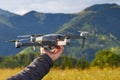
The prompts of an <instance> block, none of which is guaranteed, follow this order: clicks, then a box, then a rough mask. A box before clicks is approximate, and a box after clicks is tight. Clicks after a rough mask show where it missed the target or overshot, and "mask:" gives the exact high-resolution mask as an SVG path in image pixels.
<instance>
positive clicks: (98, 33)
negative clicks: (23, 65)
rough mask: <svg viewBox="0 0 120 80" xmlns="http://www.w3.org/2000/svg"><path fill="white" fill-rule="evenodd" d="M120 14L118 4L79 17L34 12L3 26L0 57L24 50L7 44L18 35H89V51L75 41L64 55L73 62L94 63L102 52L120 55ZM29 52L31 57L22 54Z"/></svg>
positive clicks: (97, 7)
mask: <svg viewBox="0 0 120 80" xmlns="http://www.w3.org/2000/svg"><path fill="white" fill-rule="evenodd" d="M119 14H120V6H119V5H117V4H96V5H93V6H90V7H88V8H86V9H85V10H83V11H81V12H79V13H75V14H63V13H57V14H51V13H40V12H37V11H30V12H28V13H26V14H24V15H23V16H20V15H14V16H11V17H8V18H4V19H5V20H6V21H5V23H0V25H1V26H0V34H2V35H0V42H1V43H0V44H1V47H0V49H1V50H0V51H1V52H0V55H2V56H8V55H12V54H17V53H18V52H19V51H21V50H22V49H23V48H21V49H15V48H14V44H10V43H5V41H6V40H10V39H16V36H18V35H25V34H36V33H37V34H38V33H42V34H46V33H55V32H57V33H62V34H79V33H78V32H77V31H78V30H81V31H88V32H89V35H88V38H87V40H86V44H85V47H84V48H83V49H81V48H80V45H81V43H82V40H72V41H71V46H68V47H65V51H64V53H65V54H63V55H68V56H72V57H73V58H79V57H81V56H85V57H86V56H87V57H86V58H88V59H89V60H91V59H93V58H94V55H95V53H96V52H97V51H98V50H101V49H110V50H113V51H116V53H117V54H120V53H119V52H120V50H119V48H120V35H119V31H120V27H119V26H120V15H119ZM0 19H3V18H0ZM6 49H7V50H6ZM26 52H27V53H31V52H32V50H31V48H25V49H23V50H22V51H21V52H19V54H24V53H26ZM38 52H39V51H38Z"/></svg>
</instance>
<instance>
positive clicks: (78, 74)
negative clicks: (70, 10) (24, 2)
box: [0, 67, 120, 80]
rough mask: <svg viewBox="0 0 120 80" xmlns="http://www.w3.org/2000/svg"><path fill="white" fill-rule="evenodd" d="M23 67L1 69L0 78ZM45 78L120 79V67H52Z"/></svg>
mask: <svg viewBox="0 0 120 80" xmlns="http://www.w3.org/2000/svg"><path fill="white" fill-rule="evenodd" d="M21 70H22V68H15V69H0V80H6V78H8V77H10V76H12V75H14V74H16V73H17V72H19V71H21ZM43 80H120V68H114V69H111V68H104V69H99V68H96V67H94V68H90V69H85V70H80V69H65V70H61V69H55V68H53V69H51V70H50V72H49V73H48V74H47V75H46V76H45V77H44V78H43Z"/></svg>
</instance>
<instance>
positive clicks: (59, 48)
mask: <svg viewBox="0 0 120 80" xmlns="http://www.w3.org/2000/svg"><path fill="white" fill-rule="evenodd" d="M63 51H64V47H63V46H55V47H54V48H53V49H52V50H47V49H45V48H41V53H50V54H59V53H62V52H63Z"/></svg>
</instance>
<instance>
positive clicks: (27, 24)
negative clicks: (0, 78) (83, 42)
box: [0, 10, 76, 56]
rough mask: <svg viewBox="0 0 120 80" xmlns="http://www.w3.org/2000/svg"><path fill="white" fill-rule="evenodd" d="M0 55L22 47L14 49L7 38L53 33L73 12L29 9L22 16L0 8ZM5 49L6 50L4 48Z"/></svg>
mask: <svg viewBox="0 0 120 80" xmlns="http://www.w3.org/2000/svg"><path fill="white" fill-rule="evenodd" d="M0 11H1V14H0V34H1V35H0V44H1V46H0V55H1V56H8V55H13V54H16V53H18V52H19V51H20V50H22V49H15V47H14V44H12V43H6V41H7V40H12V39H16V38H17V36H18V35H28V34H45V33H54V32H56V31H57V30H58V29H59V28H60V26H62V25H63V24H64V23H66V22H68V21H69V20H70V19H71V18H73V17H74V16H76V15H75V14H62V13H57V14H51V13H40V12H37V11H30V12H28V13H26V14H24V15H23V16H21V15H17V14H12V13H11V12H8V11H4V10H0ZM6 49H7V50H6Z"/></svg>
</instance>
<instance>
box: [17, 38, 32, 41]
mask: <svg viewBox="0 0 120 80" xmlns="http://www.w3.org/2000/svg"><path fill="white" fill-rule="evenodd" d="M25 40H30V38H26V39H19V41H25Z"/></svg>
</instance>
